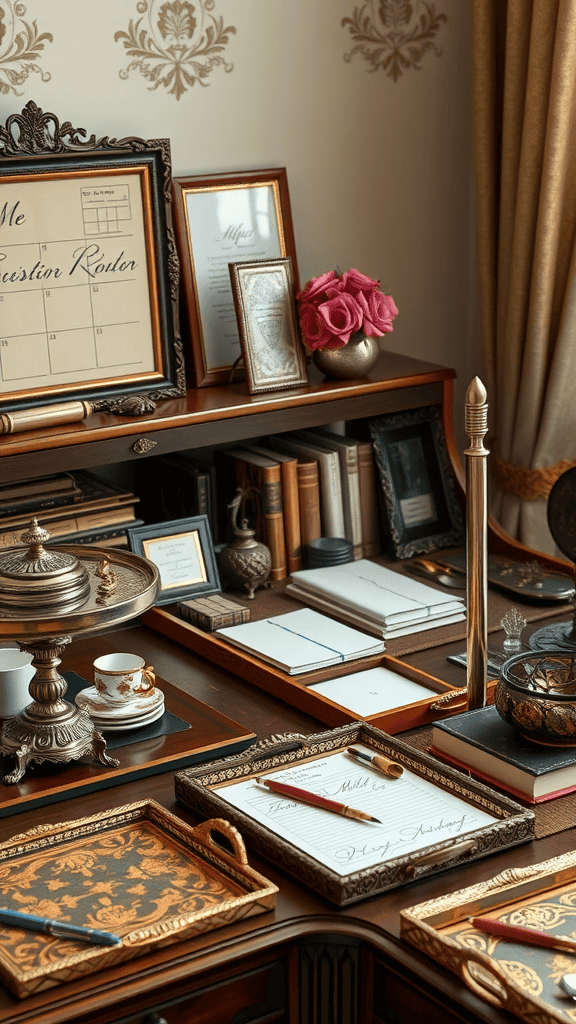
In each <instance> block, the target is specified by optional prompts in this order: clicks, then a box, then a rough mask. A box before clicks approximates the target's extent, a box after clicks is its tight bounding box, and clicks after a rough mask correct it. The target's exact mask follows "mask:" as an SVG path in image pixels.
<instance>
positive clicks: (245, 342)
mask: <svg viewBox="0 0 576 1024" xmlns="http://www.w3.org/2000/svg"><path fill="white" fill-rule="evenodd" d="M230 279H231V282H232V294H233V296H234V305H235V307H236V317H237V320H238V333H239V334H240V343H241V346H242V354H243V356H244V367H245V370H246V379H247V381H248V389H249V391H250V394H251V395H255V394H257V393H258V392H260V391H278V390H280V389H281V388H293V387H297V386H298V385H300V384H307V383H308V374H307V371H306V353H305V351H304V346H303V345H302V342H301V341H300V334H299V331H298V323H297V320H296V307H295V301H294V282H293V278H292V268H291V265H290V260H289V259H281V260H254V262H252V263H231V264H230Z"/></svg>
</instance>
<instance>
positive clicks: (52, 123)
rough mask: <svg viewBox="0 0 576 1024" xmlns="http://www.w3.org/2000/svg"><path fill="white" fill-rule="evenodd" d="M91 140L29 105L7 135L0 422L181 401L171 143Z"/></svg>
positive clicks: (1, 130) (0, 253)
mask: <svg viewBox="0 0 576 1024" xmlns="http://www.w3.org/2000/svg"><path fill="white" fill-rule="evenodd" d="M85 135H86V133H85V131H84V129H74V128H72V126H71V124H70V123H69V122H66V123H65V124H63V125H60V123H59V121H58V119H57V118H56V117H55V115H54V114H50V113H44V112H43V111H42V110H40V109H39V108H38V107H37V106H36V105H35V104H34V103H32V102H30V103H28V104H27V106H26V107H25V108H24V110H23V111H22V113H21V114H20V115H12V116H11V117H9V118H8V119H7V121H6V124H5V125H4V126H0V313H1V316H0V323H1V325H2V326H1V327H0V332H1V334H0V411H4V410H7V409H17V408H22V407H25V408H30V407H31V406H44V405H49V404H51V403H54V401H55V399H57V400H58V401H59V402H61V401H63V400H67V399H69V400H71V401H72V400H84V401H89V402H91V403H94V405H95V407H96V408H104V409H105V408H109V409H112V410H113V411H120V412H122V411H127V412H140V411H146V410H145V409H144V408H138V407H137V405H138V403H137V401H136V397H137V396H138V397H139V398H140V399H141V401H142V402H144V404H145V405H147V408H148V409H151V408H153V407H154V402H155V401H156V400H157V399H160V398H164V397H176V396H179V395H183V394H185V391H186V376H185V372H184V360H183V355H182V343H181V339H180V335H179V326H178V257H177V254H176V247H175V242H174V237H173V231H172V224H171V214H170V207H171V192H170V174H171V170H170V145H169V142H168V140H167V139H156V140H152V141H146V140H144V139H137V138H126V139H120V140H116V139H110V138H108V137H104V138H100V139H98V140H97V139H96V138H95V136H91V137H90V138H86V139H85V138H84V137H83V136H85ZM39 140H40V141H39ZM42 142H43V145H42ZM143 391H144V392H145V393H146V394H145V395H144V396H141V395H138V393H141V392H143ZM127 396H133V397H132V398H131V399H129V398H128V397H127Z"/></svg>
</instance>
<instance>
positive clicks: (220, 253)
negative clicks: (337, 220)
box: [173, 167, 298, 387]
mask: <svg viewBox="0 0 576 1024" xmlns="http://www.w3.org/2000/svg"><path fill="white" fill-rule="evenodd" d="M173 192H174V226H175V229H176V241H177V245H178V254H179V257H180V264H181V269H182V283H183V288H182V313H183V320H184V322H185V323H186V322H187V324H188V329H189V333H190V345H191V349H192V351H191V357H192V358H191V366H192V369H193V372H194V377H195V383H196V387H205V386H208V385H212V384H222V383H226V384H227V383H229V381H230V375H231V372H232V368H233V366H234V365H235V363H236V361H237V360H238V357H239V356H240V355H241V351H240V339H239V337H238V328H237V323H236V316H235V313H234V302H233V299H232V293H231V291H230V277H229V274H228V264H229V263H237V262H239V261H240V260H255V259H260V260H261V259H278V258H280V257H289V258H290V259H291V260H292V273H293V276H294V284H295V288H296V290H298V266H297V262H296V246H295V243H294V231H293V228H292V215H291V212H290V197H289V193H288V180H287V177H286V169H285V168H284V167H277V168H273V169H271V170H260V171H239V172H231V173H227V174H211V175H205V176H195V177H192V178H175V179H174V181H173Z"/></svg>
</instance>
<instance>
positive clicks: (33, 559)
mask: <svg viewBox="0 0 576 1024" xmlns="http://www.w3.org/2000/svg"><path fill="white" fill-rule="evenodd" d="M20 539H21V540H22V541H23V543H24V544H26V545H28V546H27V547H25V548H12V549H11V550H10V551H8V552H6V554H5V555H2V556H0V607H2V606H4V607H10V608H12V609H18V608H20V609H22V610H25V609H32V608H38V609H42V608H48V609H51V610H54V609H56V610H57V609H61V610H63V611H69V610H70V609H71V608H76V607H78V606H79V605H81V604H83V602H84V601H85V600H86V598H87V597H88V595H89V593H90V580H89V576H88V572H87V570H86V568H85V567H84V566H83V565H82V563H81V562H80V561H79V560H78V558H76V556H75V555H73V554H71V553H70V552H69V551H59V550H58V549H57V548H54V549H48V550H47V549H46V548H45V547H44V544H45V543H46V541H47V540H49V539H50V534H49V533H48V531H47V530H44V529H43V528H42V527H41V526H39V525H38V521H37V520H36V519H32V521H31V523H30V526H29V528H28V530H26V531H25V532H24V533H23V534H22V536H21V538H20Z"/></svg>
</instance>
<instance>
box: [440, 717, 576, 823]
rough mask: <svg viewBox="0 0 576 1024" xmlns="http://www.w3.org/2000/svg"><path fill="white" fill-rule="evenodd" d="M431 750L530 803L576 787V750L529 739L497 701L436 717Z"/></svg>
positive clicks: (565, 792) (442, 758)
mask: <svg viewBox="0 0 576 1024" xmlns="http://www.w3.org/2000/svg"><path fill="white" fill-rule="evenodd" d="M430 753H431V754H435V755H436V756H438V757H440V758H441V760H443V761H446V762H448V764H451V765H453V766H454V767H456V768H460V769H462V770H463V771H466V772H471V774H472V775H474V776H476V777H477V778H479V779H481V780H482V781H483V782H487V783H488V784H490V785H496V786H497V787H498V788H499V789H503V790H505V791H506V792H507V793H510V794H511V795H512V796H514V797H519V798H520V799H521V800H524V801H526V802H527V803H532V804H536V803H542V802H544V801H546V800H552V799H554V798H555V797H559V796H564V795H565V794H567V793H572V792H574V790H576V750H575V749H574V747H548V746H544V745H542V744H538V743H531V742H530V740H527V739H524V738H523V737H522V736H521V735H520V734H519V733H518V732H517V731H516V730H515V729H514V728H513V727H512V726H511V725H508V724H507V723H506V722H505V721H504V720H503V719H502V718H501V717H500V715H499V714H498V711H497V709H496V708H495V706H494V705H493V704H490V705H488V707H485V708H477V709H475V710H474V711H464V712H463V713H462V714H461V715H453V716H452V717H451V718H447V719H443V720H442V721H439V722H435V723H434V725H433V727H432V742H431V746H430Z"/></svg>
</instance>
